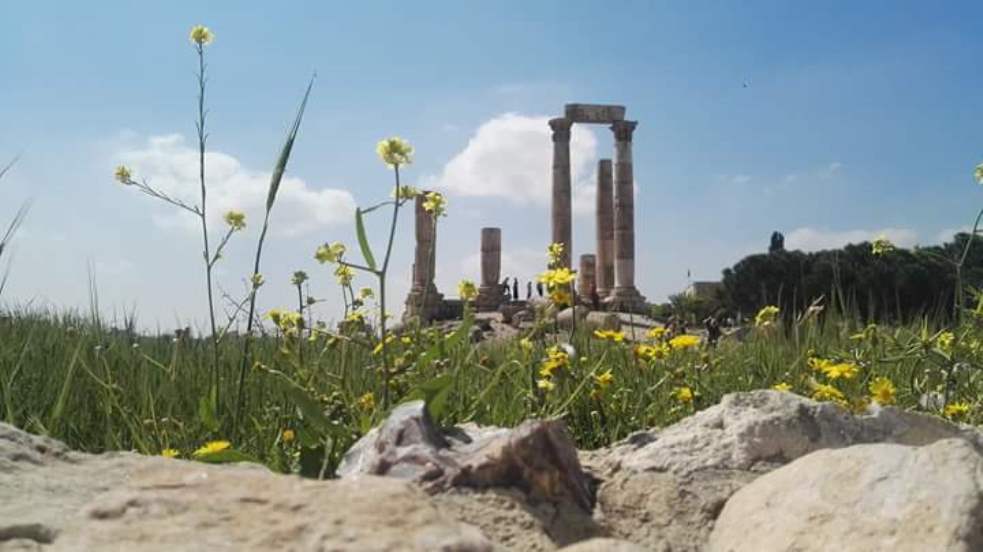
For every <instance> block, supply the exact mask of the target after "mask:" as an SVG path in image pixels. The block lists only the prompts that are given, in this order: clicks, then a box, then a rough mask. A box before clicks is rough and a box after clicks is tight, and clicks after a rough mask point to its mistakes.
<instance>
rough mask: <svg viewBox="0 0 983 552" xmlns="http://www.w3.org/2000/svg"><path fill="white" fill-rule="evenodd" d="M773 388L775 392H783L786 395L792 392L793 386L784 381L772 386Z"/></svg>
mask: <svg viewBox="0 0 983 552" xmlns="http://www.w3.org/2000/svg"><path fill="white" fill-rule="evenodd" d="M771 388H772V389H774V390H775V391H783V392H785V393H788V392H789V391H791V390H792V386H791V385H789V384H787V383H785V382H784V381H783V382H779V383H776V384H775V385H772V386H771Z"/></svg>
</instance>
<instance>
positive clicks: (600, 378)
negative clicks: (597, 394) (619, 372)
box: [594, 369, 614, 389]
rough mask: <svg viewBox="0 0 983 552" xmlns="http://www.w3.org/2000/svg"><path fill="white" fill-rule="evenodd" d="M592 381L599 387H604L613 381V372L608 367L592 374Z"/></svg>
mask: <svg viewBox="0 0 983 552" xmlns="http://www.w3.org/2000/svg"><path fill="white" fill-rule="evenodd" d="M594 383H595V384H596V385H597V386H598V387H599V388H601V389H606V388H607V387H608V386H609V385H611V384H612V383H614V374H612V373H611V370H610V369H608V370H606V371H604V372H601V373H600V374H597V375H596V376H594Z"/></svg>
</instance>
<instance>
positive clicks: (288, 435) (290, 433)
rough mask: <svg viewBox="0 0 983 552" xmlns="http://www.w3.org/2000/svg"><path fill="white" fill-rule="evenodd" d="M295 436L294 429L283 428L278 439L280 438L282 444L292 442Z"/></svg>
mask: <svg viewBox="0 0 983 552" xmlns="http://www.w3.org/2000/svg"><path fill="white" fill-rule="evenodd" d="M296 438H297V434H296V433H294V430H292V429H284V430H283V431H282V432H280V440H282V441H283V443H284V444H290V443H292V442H294V439H296Z"/></svg>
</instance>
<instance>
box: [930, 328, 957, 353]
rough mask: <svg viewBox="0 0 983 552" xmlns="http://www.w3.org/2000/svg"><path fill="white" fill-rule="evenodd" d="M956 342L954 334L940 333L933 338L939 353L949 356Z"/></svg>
mask: <svg viewBox="0 0 983 552" xmlns="http://www.w3.org/2000/svg"><path fill="white" fill-rule="evenodd" d="M955 341H956V334H954V333H952V332H948V331H947V332H942V333H940V334H939V335H938V337H936V338H935V345H936V346H937V347H938V348H939V350H940V351H942V352H943V353H945V354H947V355H949V354H952V345H953V343H955Z"/></svg>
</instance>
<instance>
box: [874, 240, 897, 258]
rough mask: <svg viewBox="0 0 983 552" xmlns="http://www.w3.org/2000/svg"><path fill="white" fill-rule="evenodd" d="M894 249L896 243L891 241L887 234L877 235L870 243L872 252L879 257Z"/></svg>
mask: <svg viewBox="0 0 983 552" xmlns="http://www.w3.org/2000/svg"><path fill="white" fill-rule="evenodd" d="M892 251H894V244H893V243H891V240H889V239H887V236H883V235H881V236H877V238H875V239H874V241H873V243H871V244H870V252H871V253H872V254H873V255H875V256H878V257H880V256H881V255H886V254H888V253H890V252H892Z"/></svg>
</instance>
